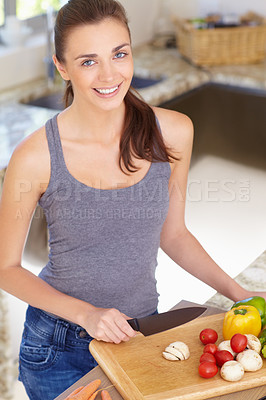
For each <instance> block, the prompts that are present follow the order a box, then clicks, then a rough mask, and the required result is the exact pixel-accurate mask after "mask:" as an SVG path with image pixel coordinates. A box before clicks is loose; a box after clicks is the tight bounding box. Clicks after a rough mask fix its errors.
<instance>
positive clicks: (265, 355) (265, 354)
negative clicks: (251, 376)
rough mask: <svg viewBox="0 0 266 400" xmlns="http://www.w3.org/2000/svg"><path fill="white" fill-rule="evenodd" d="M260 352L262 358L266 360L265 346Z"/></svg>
mask: <svg viewBox="0 0 266 400" xmlns="http://www.w3.org/2000/svg"><path fill="white" fill-rule="evenodd" d="M261 352H262V355H263V357H264V358H266V344H265V345H264V346H263V348H262V350H261Z"/></svg>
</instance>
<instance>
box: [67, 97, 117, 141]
mask: <svg viewBox="0 0 266 400" xmlns="http://www.w3.org/2000/svg"><path fill="white" fill-rule="evenodd" d="M61 115H62V121H64V122H65V124H64V125H65V126H68V127H69V128H70V129H71V131H72V135H73V136H74V135H75V136H76V137H77V138H79V139H82V138H86V139H89V140H92V141H93V142H99V143H104V144H108V143H113V142H114V141H117V140H120V137H121V134H122V130H123V127H124V119H125V104H124V103H122V104H121V106H120V107H119V108H117V109H114V110H108V111H105V110H101V109H99V108H92V107H88V106H82V105H80V104H77V103H75V102H73V103H72V105H71V106H70V107H69V108H68V109H66V110H65V111H63V113H62V114H61Z"/></svg>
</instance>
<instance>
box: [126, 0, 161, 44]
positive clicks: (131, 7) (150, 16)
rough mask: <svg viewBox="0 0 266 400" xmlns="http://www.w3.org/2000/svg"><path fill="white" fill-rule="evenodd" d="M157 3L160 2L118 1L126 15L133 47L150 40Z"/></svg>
mask: <svg viewBox="0 0 266 400" xmlns="http://www.w3.org/2000/svg"><path fill="white" fill-rule="evenodd" d="M159 2H160V0H120V3H121V4H122V5H123V6H124V7H125V9H126V12H127V15H128V19H129V27H130V30H131V35H132V43H133V46H138V45H140V44H142V43H145V42H148V41H150V40H151V39H152V37H153V33H154V20H155V18H156V15H157V10H158V3H159Z"/></svg>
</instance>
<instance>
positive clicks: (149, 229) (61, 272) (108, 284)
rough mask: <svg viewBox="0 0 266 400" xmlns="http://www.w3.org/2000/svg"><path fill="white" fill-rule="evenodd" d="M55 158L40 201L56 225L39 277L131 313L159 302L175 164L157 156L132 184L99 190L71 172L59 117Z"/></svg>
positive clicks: (52, 124)
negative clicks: (158, 278) (159, 260)
mask: <svg viewBox="0 0 266 400" xmlns="http://www.w3.org/2000/svg"><path fill="white" fill-rule="evenodd" d="M46 136H47V141H48V146H49V151H50V159H51V176H50V181H49V185H48V187H47V190H46V191H45V193H44V194H43V195H42V197H41V198H40V200H39V204H40V206H41V207H42V208H43V210H44V213H45V216H46V220H47V225H48V230H49V246H50V252H49V261H48V263H47V265H46V266H45V267H44V268H43V269H42V271H41V272H40V275H39V276H40V277H41V278H42V279H43V280H44V281H46V282H47V283H49V284H50V285H51V286H53V287H54V288H56V289H57V290H59V291H61V292H63V293H66V294H68V295H70V296H73V297H76V298H78V299H81V300H84V301H86V302H89V303H91V304H93V305H94V306H96V307H104V308H112V307H114V308H117V309H118V310H120V311H121V312H123V313H125V314H127V315H128V316H129V317H132V318H133V317H142V316H145V315H148V314H151V313H153V312H154V311H155V310H156V308H157V305H158V293H157V290H156V278H155V270H156V266H157V254H158V248H159V245H160V234H161V229H162V225H163V223H164V221H165V218H166V215H167V212H168V203H169V195H168V182H169V178H170V173H171V168H170V165H169V163H168V162H154V163H151V166H150V168H149V170H148V172H147V174H146V175H145V176H144V178H143V179H142V180H141V181H140V182H138V183H136V184H134V185H132V186H129V187H126V188H119V189H110V190H104V189H96V188H93V187H90V186H87V185H85V184H83V183H81V182H79V181H78V180H77V179H75V178H74V177H73V176H72V175H71V174H70V172H69V171H68V169H67V167H66V164H65V160H64V155H63V149H62V144H61V139H60V135H59V131H58V125H57V115H55V116H54V117H53V118H52V119H51V120H49V121H48V122H47V123H46Z"/></svg>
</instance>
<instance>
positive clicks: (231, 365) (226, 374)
mask: <svg viewBox="0 0 266 400" xmlns="http://www.w3.org/2000/svg"><path fill="white" fill-rule="evenodd" d="M244 373H245V372H244V368H243V365H241V364H240V363H239V362H237V361H226V362H225V363H224V364H223V366H222V368H221V370H220V374H221V377H222V378H223V379H225V380H226V381H230V382H236V381H239V380H240V379H241V378H243V376H244Z"/></svg>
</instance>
